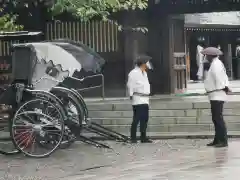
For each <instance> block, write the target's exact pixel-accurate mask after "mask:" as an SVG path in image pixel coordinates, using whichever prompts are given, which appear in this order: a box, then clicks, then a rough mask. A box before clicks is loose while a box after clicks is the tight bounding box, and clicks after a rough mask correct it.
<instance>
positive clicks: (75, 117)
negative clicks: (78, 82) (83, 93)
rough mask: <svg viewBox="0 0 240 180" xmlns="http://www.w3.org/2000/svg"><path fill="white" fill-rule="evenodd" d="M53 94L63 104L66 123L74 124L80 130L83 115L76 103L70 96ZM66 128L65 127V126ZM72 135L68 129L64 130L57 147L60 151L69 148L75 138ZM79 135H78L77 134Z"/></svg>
mask: <svg viewBox="0 0 240 180" xmlns="http://www.w3.org/2000/svg"><path fill="white" fill-rule="evenodd" d="M52 93H53V94H55V95H56V96H57V97H58V98H59V99H60V100H61V101H62V103H63V105H64V108H65V109H66V111H67V113H68V114H67V115H68V121H72V122H74V124H76V126H78V127H79V128H80V131H81V128H82V121H83V118H84V113H83V110H82V108H81V107H80V106H79V103H78V101H77V100H76V99H75V98H74V97H72V96H71V95H69V94H67V93H62V92H61V93H60V92H55V91H53V92H52ZM66 127H67V125H66ZM73 134H74V133H73V132H71V131H70V130H69V129H65V134H64V137H63V141H62V143H61V145H60V146H59V147H60V148H61V149H66V148H68V147H70V146H71V144H72V143H74V142H75V139H76V137H75V136H74V135H73ZM79 135H80V134H79Z"/></svg>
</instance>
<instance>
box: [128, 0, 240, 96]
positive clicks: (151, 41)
mask: <svg viewBox="0 0 240 180" xmlns="http://www.w3.org/2000/svg"><path fill="white" fill-rule="evenodd" d="M148 3H149V6H148V9H147V16H146V17H144V16H141V15H136V14H134V13H132V14H131V16H130V15H129V14H128V16H127V17H128V18H126V19H125V24H126V21H127V24H128V25H129V24H131V26H132V27H134V26H139V25H146V26H147V27H148V33H147V34H144V35H139V33H138V32H134V31H129V32H125V44H124V53H125V58H124V59H125V66H126V70H125V71H126V73H127V72H129V69H130V68H131V67H132V64H133V62H132V61H133V59H134V56H135V54H137V53H142V52H146V53H148V54H149V55H150V56H151V57H152V58H153V59H152V63H153V66H154V71H153V72H152V73H151V75H150V81H151V84H152V90H153V93H154V94H156V93H157V94H169V93H174V92H175V91H176V87H177V86H179V87H180V88H184V86H186V82H185V84H184V82H181V83H180V85H179V78H178V77H181V76H184V74H185V75H186V68H185V65H186V61H185V59H186V58H185V55H186V47H185V37H186V34H185V33H186V31H184V17H182V16H179V15H180V14H186V13H204V12H228V11H237V10H240V0H188V1H185V0H149V1H148ZM140 14H141V13H140ZM144 18H145V19H144ZM143 19H144V20H143ZM222 29H224V28H222ZM225 30H226V29H225ZM225 30H223V31H222V32H225ZM232 30H235V29H231V28H230V31H229V33H225V34H223V33H220V36H221V37H222V36H225V35H226V36H229V35H230V34H233V33H230V32H231V31H232ZM188 31H192V30H190V29H189V30H188ZM220 32H221V31H220ZM236 33H237V31H236ZM142 44H143V45H142ZM225 49H228V51H225V54H228V53H229V50H230V49H229V46H228V47H227V48H226V47H225ZM182 58H183V59H184V60H182ZM181 73H182V74H181ZM179 74H180V75H179ZM176 75H178V76H176ZM176 77H177V78H176ZM180 79H181V78H180ZM181 86H182V87H181ZM179 87H178V88H179Z"/></svg>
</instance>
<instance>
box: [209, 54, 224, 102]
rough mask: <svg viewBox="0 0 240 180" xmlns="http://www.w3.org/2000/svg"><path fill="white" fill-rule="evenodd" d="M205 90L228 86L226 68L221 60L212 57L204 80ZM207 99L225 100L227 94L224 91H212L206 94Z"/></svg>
mask: <svg viewBox="0 0 240 180" xmlns="http://www.w3.org/2000/svg"><path fill="white" fill-rule="evenodd" d="M204 86H205V90H206V91H207V92H210V91H214V90H221V89H224V88H225V87H226V86H227V87H228V86H229V81H228V76H227V74H226V69H225V67H224V65H223V63H222V61H221V60H219V59H218V58H215V59H213V61H212V63H211V66H210V68H209V71H208V74H207V77H206V80H205V81H204ZM208 97H209V100H216V101H226V100H227V94H226V93H225V92H224V91H214V92H210V93H209V94H208Z"/></svg>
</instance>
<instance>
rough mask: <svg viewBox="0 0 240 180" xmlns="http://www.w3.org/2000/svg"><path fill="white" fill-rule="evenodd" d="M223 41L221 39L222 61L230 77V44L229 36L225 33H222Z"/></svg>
mask: <svg viewBox="0 0 240 180" xmlns="http://www.w3.org/2000/svg"><path fill="white" fill-rule="evenodd" d="M222 37H223V41H222V50H223V53H224V56H223V62H224V65H225V67H226V71H227V75H228V77H229V78H230V79H232V78H233V75H232V46H231V44H230V42H229V37H228V35H227V34H226V33H224V35H223V36H222Z"/></svg>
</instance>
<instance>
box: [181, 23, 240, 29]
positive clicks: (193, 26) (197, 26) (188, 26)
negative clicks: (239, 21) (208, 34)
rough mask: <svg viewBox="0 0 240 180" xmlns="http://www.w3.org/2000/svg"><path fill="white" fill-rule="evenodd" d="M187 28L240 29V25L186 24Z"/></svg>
mask: <svg viewBox="0 0 240 180" xmlns="http://www.w3.org/2000/svg"><path fill="white" fill-rule="evenodd" d="M184 27H185V28H193V29H194V28H195V29H197V28H202V29H240V25H226V24H184Z"/></svg>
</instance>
